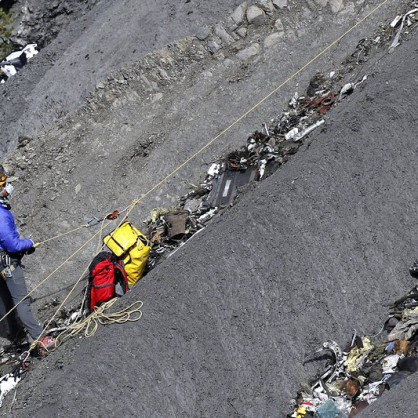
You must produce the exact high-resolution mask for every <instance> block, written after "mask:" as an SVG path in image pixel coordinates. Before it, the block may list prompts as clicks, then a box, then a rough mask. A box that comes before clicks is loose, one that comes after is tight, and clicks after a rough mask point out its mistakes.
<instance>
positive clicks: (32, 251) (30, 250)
mask: <svg viewBox="0 0 418 418" xmlns="http://www.w3.org/2000/svg"><path fill="white" fill-rule="evenodd" d="M31 241H32V240H31ZM40 245H41V243H40V242H36V243H35V242H33V241H32V247H30V248H29V250H26V254H28V255H30V254H33V253H34V252H35V249H36V248H38V247H39V246H40Z"/></svg>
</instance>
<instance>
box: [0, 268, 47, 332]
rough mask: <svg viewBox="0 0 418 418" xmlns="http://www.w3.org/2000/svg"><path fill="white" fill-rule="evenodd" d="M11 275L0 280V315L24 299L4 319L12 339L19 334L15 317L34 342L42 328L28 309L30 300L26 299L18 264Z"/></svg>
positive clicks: (29, 308)
mask: <svg viewBox="0 0 418 418" xmlns="http://www.w3.org/2000/svg"><path fill="white" fill-rule="evenodd" d="M12 275H13V277H11V278H9V279H4V278H3V277H1V278H0V314H1V316H3V315H4V314H5V313H6V312H8V311H9V310H10V309H12V308H13V306H15V305H16V304H17V303H18V302H20V301H21V300H22V299H23V298H25V299H24V301H23V302H22V303H20V304H19V305H18V306H17V307H16V309H15V310H14V311H13V312H12V313H10V314H9V315H8V316H7V317H6V319H7V325H8V327H9V333H10V336H11V337H12V339H14V338H15V336H17V335H18V333H19V330H20V328H21V327H20V325H19V323H18V321H17V318H16V316H17V317H18V318H19V320H20V322H21V323H22V324H23V326H24V327H25V328H26V329H27V331H28V333H29V335H30V336H31V337H32V338H33V339H34V340H36V339H37V338H38V337H39V336H40V335H41V333H42V327H41V325H40V324H39V323H38V322H37V321H36V320H35V318H34V316H33V314H32V310H31V307H30V300H29V298H26V295H27V294H28V290H27V287H26V283H25V277H24V275H23V269H22V267H21V265H20V264H18V265H17V266H16V267H15V270H14V271H13V273H12Z"/></svg>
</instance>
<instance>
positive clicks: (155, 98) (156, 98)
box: [151, 93, 163, 103]
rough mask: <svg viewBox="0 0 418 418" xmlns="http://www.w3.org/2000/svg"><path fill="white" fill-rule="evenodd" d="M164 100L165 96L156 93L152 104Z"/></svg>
mask: <svg viewBox="0 0 418 418" xmlns="http://www.w3.org/2000/svg"><path fill="white" fill-rule="evenodd" d="M162 98H163V94H162V93H155V94H154V95H153V97H152V100H151V103H155V102H158V101H159V100H161V99H162Z"/></svg>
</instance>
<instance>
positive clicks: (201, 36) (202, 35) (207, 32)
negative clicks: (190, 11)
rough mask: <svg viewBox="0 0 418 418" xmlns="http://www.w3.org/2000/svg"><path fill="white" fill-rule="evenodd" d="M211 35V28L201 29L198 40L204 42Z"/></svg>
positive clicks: (203, 27) (204, 27)
mask: <svg viewBox="0 0 418 418" xmlns="http://www.w3.org/2000/svg"><path fill="white" fill-rule="evenodd" d="M209 35H210V28H209V27H208V26H202V27H200V28H199V29H198V30H197V32H196V38H197V39H199V41H204V40H205V39H206V38H207V37H208V36H209Z"/></svg>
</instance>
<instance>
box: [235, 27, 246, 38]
mask: <svg viewBox="0 0 418 418" xmlns="http://www.w3.org/2000/svg"><path fill="white" fill-rule="evenodd" d="M237 34H238V35H239V36H241V38H245V37H246V36H247V28H239V29H237Z"/></svg>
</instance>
